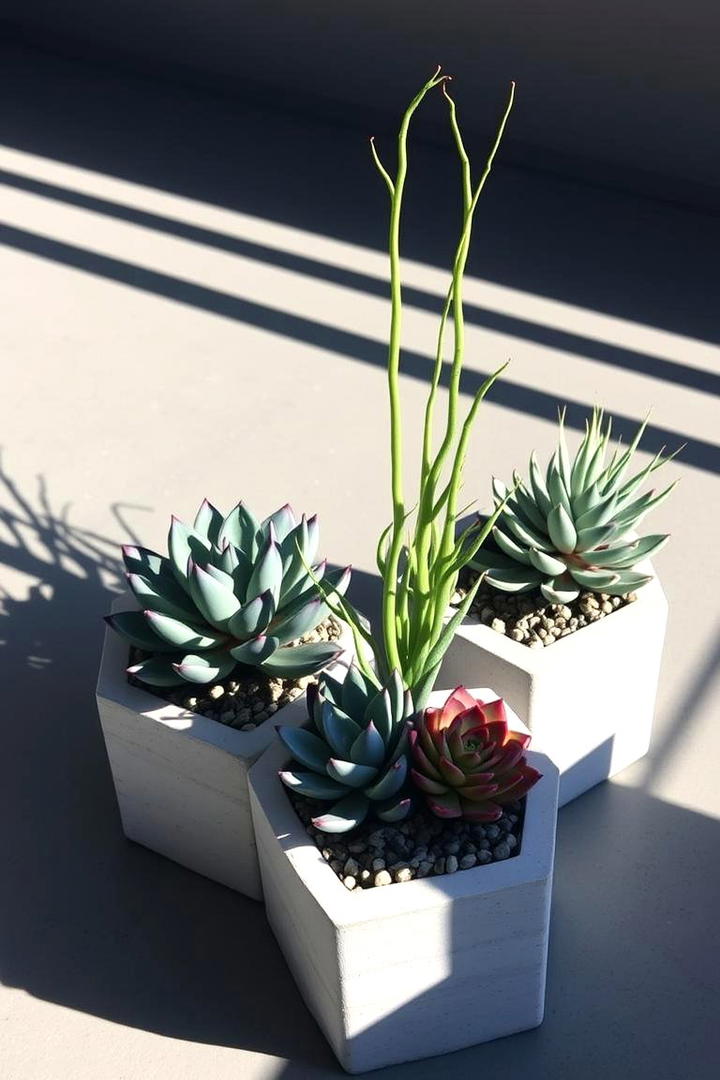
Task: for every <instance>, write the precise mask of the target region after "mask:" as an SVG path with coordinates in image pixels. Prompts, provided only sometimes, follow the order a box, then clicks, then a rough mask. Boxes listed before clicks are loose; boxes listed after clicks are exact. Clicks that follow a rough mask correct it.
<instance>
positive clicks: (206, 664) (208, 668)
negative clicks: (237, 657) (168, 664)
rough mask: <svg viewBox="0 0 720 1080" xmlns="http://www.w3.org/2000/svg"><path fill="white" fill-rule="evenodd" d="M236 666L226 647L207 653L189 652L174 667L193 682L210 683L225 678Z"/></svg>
mask: <svg viewBox="0 0 720 1080" xmlns="http://www.w3.org/2000/svg"><path fill="white" fill-rule="evenodd" d="M234 667H235V661H234V660H233V658H232V656H230V655H229V654H228V653H227V652H226V651H225V650H224V649H216V650H214V651H212V652H205V653H188V654H187V655H186V656H183V658H182V660H181V661H180V662H179V663H178V664H173V669H174V670H175V671H176V672H177V674H178V675H181V676H182V678H183V679H186V680H187V681H188V682H193V683H209V682H214V681H215V679H223V678H224V677H225V676H226V675H229V674H230V672H231V671H232V669H233V668H234Z"/></svg>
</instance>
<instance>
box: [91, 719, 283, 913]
mask: <svg viewBox="0 0 720 1080" xmlns="http://www.w3.org/2000/svg"><path fill="white" fill-rule="evenodd" d="M98 707H99V711H100V718H101V723H102V728H103V734H104V736H105V744H106V747H107V752H108V757H109V759H110V766H111V769H112V774H113V779H114V782H115V790H116V792H117V799H118V805H119V807H120V816H121V818H122V824H123V830H124V832H125V835H126V836H127V837H129V838H130V839H131V840H135V841H137V842H138V843H140V844H143V845H145V846H146V847H149V848H151V849H152V850H153V851H157V852H159V853H160V854H162V855H166V856H167V857H168V858H170V859H173V860H174V861H175V862H178V863H180V864H181V865H183V866H186V867H188V868H189V869H191V870H195V871H197V872H198V873H200V874H204V875H205V876H206V877H209V878H212V879H213V880H214V881H219V882H220V883H221V884H223V885H228V886H229V887H230V888H232V889H238V890H239V891H240V892H243V893H245V894H246V895H248V896H251V897H253V898H254V899H258V900H259V899H261V896H262V893H261V889H260V878H259V871H258V867H257V859H256V854H255V844H254V838H253V828H252V820H251V816H250V807H249V802H248V791H247V766H246V763H245V762H244V761H243V760H242V759H239V758H237V757H236V756H235V755H233V754H230V753H228V752H227V751H225V750H222V749H219V748H218V747H216V746H213V745H211V744H209V743H206V742H202V741H200V740H198V739H193V738H189V737H188V735H187V734H186V733H185V732H183V731H176V730H173V729H172V728H170V727H167V726H166V725H163V724H160V723H158V722H157V721H155V720H152V719H150V718H149V717H147V716H145V715H144V714H142V713H137V712H135V711H134V710H132V709H130V708H127V707H125V706H123V705H120V704H119V703H118V702H116V701H111V700H108V699H99V700H98ZM248 856H249V857H248Z"/></svg>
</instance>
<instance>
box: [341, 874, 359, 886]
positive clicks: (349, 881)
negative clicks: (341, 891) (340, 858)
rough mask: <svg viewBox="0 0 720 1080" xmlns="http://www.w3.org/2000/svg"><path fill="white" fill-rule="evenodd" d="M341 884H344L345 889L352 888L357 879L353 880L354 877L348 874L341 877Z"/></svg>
mask: <svg viewBox="0 0 720 1080" xmlns="http://www.w3.org/2000/svg"><path fill="white" fill-rule="evenodd" d="M343 885H344V886H345V888H346V889H354V888H355V886H356V885H357V881H356V880H355V878H354V877H351V876H350V875H348V876H347V877H344V878H343Z"/></svg>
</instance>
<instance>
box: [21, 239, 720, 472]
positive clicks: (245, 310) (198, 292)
mask: <svg viewBox="0 0 720 1080" xmlns="http://www.w3.org/2000/svg"><path fill="white" fill-rule="evenodd" d="M0 245H3V246H5V247H12V248H15V249H16V250H18V251H24V252H27V253H28V254H32V255H36V256H38V257H40V258H43V259H47V260H50V261H52V262H57V263H61V264H62V265H64V266H71V267H73V268H74V269H76V270H81V271H83V272H85V273H88V274H94V275H96V276H98V277H103V278H106V279H107V280H110V281H117V282H120V283H122V284H124V285H129V286H131V287H132V288H135V289H139V290H142V291H144V292H148V293H152V294H154V295H156V296H162V297H165V298H166V299H169V300H174V301H176V302H177V303H181V304H186V305H188V306H191V307H196V308H199V309H200V310H202V311H207V312H211V313H212V314H214V315H220V316H222V317H223V318H227V319H233V320H236V321H238V322H243V323H246V324H248V325H250V326H254V327H257V328H258V329H261V330H266V331H268V332H270V333H274V334H280V335H282V336H283V337H288V338H292V339H294V340H297V341H302V342H304V343H305V344H308V345H314V346H317V347H318V348H320V349H326V350H328V351H329V352H334V353H339V354H342V355H344V356H346V357H348V358H350V359H351V360H356V361H359V362H361V363H365V364H372V365H374V366H376V367H383V368H384V367H385V363H386V356H385V348H384V346H383V345H382V344H381V343H380V342H378V341H374V340H373V339H372V338H367V337H364V336H363V335H362V334H356V333H354V332H352V331H349V330H342V329H340V328H338V327H334V326H328V325H326V324H323V323H317V322H314V321H313V320H311V319H306V318H303V317H302V316H299V315H292V314H290V313H289V312H284V311H281V310H279V309H276V308H271V307H267V306H265V305H264V304H258V303H256V302H254V301H251V300H245V299H243V298H242V297H238V296H233V295H231V294H230V293H224V292H220V291H218V290H216V289H209V288H207V287H206V286H203V285H196V284H195V283H193V282H190V281H184V280H183V279H181V278H176V277H172V276H171V275H169V274H163V273H160V272H158V271H156V270H148V269H146V268H144V267H141V266H137V265H135V264H133V263H128V262H125V261H124V260H121V259H115V258H112V257H111V256H109V255H101V254H99V253H98V252H94V251H89V250H87V249H86V248H80V247H77V246H76V245H73V244H67V243H64V242H63V241H59V240H53V239H51V238H49V237H46V236H41V235H39V234H37V233H33V232H30V231H28V230H25V229H18V228H15V227H14V226H11V225H6V224H0ZM431 364H432V361H431V360H430V359H429V358H428V357H426V356H423V355H422V354H421V353H415V352H409V351H406V352H404V354H403V374H405V375H409V376H410V377H411V378H414V379H423V380H427V379H428V378H429V376H430V374H431ZM448 370H449V366H448V365H447V364H446V365H445V375H446V376H447V374H448ZM484 378H485V375H484V374H483V373H482V372H477V371H465V372H464V373H463V378H462V382H461V390H462V392H463V393H465V394H470V395H472V394H474V393H475V392H476V391H477V390H478V389H479V388H480V386H481V385H482V382H483V380H484ZM492 401H493V403H494V404H495V405H500V406H502V407H504V408H506V409H512V410H514V411H516V412H522V413H526V414H530V415H533V416H537V417H539V418H541V419H545V420H552V421H554V420H555V419H556V418H557V410H558V400H557V399H556V398H555V397H554V396H553V395H552V394H548V393H546V392H545V391H543V390H538V389H536V388H535V387H529V386H523V385H521V384H520V383H513V382H510V381H508V380H504V381H503V382H499V383H496V384H495V386H494V387H493V397H492ZM563 404H565V405H566V406H567V412H566V417H565V422H566V424H567V426H568V427H572V428H575V429H576V430H579V431H583V430H584V428H585V419H586V417H587V414H588V413H589V411H590V406H588V405H587V404H584V403H582V402H577V401H565V402H563ZM613 425H614V430H615V433H616V435H618V436H620V437H621V438H623V439H625V440H629V439H631V438H632V436H633V435H634V433H635V430H636V429H637V420H634V419H632V418H631V417H627V416H622V415H618V414H617V413H614V414H613ZM677 443H682V444H684V446H683V455H682V460H683V462H684V463H685V464H686V465H693V466H695V467H696V468H699V469H703V470H705V471H707V472H713V473H720V446H718V445H717V444H715V443H711V442H708V441H706V440H704V439H698V438H695V437H694V436H691V435H685V434H684V433H682V432H677V431H673V430H670V429H667V428H661V427H656V426H648V427H647V428H646V431H645V437H644V447H645V449H646V450H648V451H651V452H653V453H657V452H658V451H659V450H661V449H664V448H666V447H669V448H670V449H673V448H674V445H675V444H677Z"/></svg>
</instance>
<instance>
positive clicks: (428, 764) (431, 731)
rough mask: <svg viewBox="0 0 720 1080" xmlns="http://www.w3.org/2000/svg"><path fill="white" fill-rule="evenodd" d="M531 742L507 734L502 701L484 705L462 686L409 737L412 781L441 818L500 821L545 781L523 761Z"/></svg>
mask: <svg viewBox="0 0 720 1080" xmlns="http://www.w3.org/2000/svg"><path fill="white" fill-rule="evenodd" d="M529 742H530V736H529V735H525V734H522V733H520V732H516V731H509V730H508V725H507V719H506V716H505V705H504V703H503V701H502V699H500V698H498V699H497V700H496V701H489V702H482V701H479V700H477V699H476V698H474V697H473V696H472V694H470V693H468V691H467V690H466V689H465V688H464V687H462V686H459V687H458V688H457V689H456V690H453V691H452V693H451V694H450V696H449V697H448V699H447V701H446V702H445V704H444V705H443V706H442V707H441V708H439V709H432V708H430V709H425V711H424V712H423V713H422V714H421V715H420V717H419V718H418V719H417V720H416V722H415V725H414V727H413V728H412V730H411V731H410V745H411V759H412V768H411V770H410V776H411V779H412V781H413V783H414V784H415V786H416V787H417V788H418V789H419V790H420V791H421V792H422V793H423V794H424V796H425V800H426V802H427V804H428V807H429V808H430V810H431V811H432V812H433V814H436V815H437V817H441V818H465V819H466V820H468V821H497V819H498V818H499V817H500V816H501V815H502V808H503V806H504V805H505V804H507V803H510V802H515V800H516V799H520V798H521V797H522V796H523V795H525V794H527V792H528V791H529V790H530V788H531V787H533V785H534V784H536V783H537V782H538V780H539V779H540V778H541V775H542V774H541V773H539V772H538V771H537V769H534V768H533V767H532V765H528V764H527V762H526V760H525V750H526V749H527V747H528V744H529Z"/></svg>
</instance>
